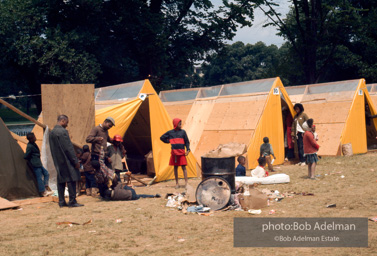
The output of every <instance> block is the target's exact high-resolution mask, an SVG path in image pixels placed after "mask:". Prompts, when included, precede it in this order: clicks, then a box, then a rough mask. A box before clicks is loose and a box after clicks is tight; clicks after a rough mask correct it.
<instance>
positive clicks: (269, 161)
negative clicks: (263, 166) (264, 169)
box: [265, 156, 274, 172]
mask: <svg viewBox="0 0 377 256" xmlns="http://www.w3.org/2000/svg"><path fill="white" fill-rule="evenodd" d="M265 158H266V162H267V166H268V170H269V171H270V172H273V171H274V168H273V166H272V164H271V156H266V157H265Z"/></svg>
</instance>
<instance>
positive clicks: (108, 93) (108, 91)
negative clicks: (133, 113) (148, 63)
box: [94, 80, 145, 110]
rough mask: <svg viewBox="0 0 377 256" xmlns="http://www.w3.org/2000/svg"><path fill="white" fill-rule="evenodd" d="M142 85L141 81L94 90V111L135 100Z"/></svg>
mask: <svg viewBox="0 0 377 256" xmlns="http://www.w3.org/2000/svg"><path fill="white" fill-rule="evenodd" d="M144 83H145V82H144V80H141V81H136V82H131V83H124V84H117V85H111V86H106V87H101V88H98V89H96V90H95V93H94V98H95V107H96V110H97V109H101V108H105V107H109V106H114V105H118V104H120V103H124V102H127V101H130V100H133V99H135V98H137V96H138V95H139V93H140V91H141V89H142V88H143V86H144Z"/></svg>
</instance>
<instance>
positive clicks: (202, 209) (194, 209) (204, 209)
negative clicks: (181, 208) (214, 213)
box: [187, 205, 211, 213]
mask: <svg viewBox="0 0 377 256" xmlns="http://www.w3.org/2000/svg"><path fill="white" fill-rule="evenodd" d="M210 210H211V208H209V207H203V205H193V206H189V207H187V212H198V213H203V212H209V211H210Z"/></svg>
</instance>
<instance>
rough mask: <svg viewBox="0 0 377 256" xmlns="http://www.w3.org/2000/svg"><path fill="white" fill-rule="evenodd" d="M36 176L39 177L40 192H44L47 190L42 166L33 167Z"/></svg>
mask: <svg viewBox="0 0 377 256" xmlns="http://www.w3.org/2000/svg"><path fill="white" fill-rule="evenodd" d="M33 170H34V173H35V177H36V178H37V184H38V192H39V193H40V194H42V193H43V192H44V191H45V185H44V182H43V180H42V173H43V171H42V168H41V167H33Z"/></svg>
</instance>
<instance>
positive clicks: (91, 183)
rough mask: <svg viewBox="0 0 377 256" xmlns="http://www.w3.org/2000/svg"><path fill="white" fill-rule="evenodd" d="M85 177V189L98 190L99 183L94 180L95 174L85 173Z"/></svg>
mask: <svg viewBox="0 0 377 256" xmlns="http://www.w3.org/2000/svg"><path fill="white" fill-rule="evenodd" d="M84 175H85V187H86V188H96V187H97V183H96V179H95V178H94V173H89V172H84Z"/></svg>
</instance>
